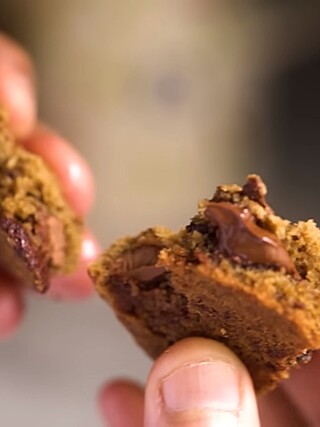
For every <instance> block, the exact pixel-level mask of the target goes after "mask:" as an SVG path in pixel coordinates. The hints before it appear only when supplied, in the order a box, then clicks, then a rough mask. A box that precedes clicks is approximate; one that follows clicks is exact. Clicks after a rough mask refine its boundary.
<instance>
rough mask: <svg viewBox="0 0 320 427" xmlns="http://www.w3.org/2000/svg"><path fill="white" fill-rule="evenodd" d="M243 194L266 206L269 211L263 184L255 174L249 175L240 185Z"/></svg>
mask: <svg viewBox="0 0 320 427" xmlns="http://www.w3.org/2000/svg"><path fill="white" fill-rule="evenodd" d="M242 191H243V194H244V195H245V196H247V197H249V199H251V200H254V201H255V202H258V203H259V204H260V205H261V206H263V207H264V208H268V210H270V211H271V208H270V206H269V205H268V204H267V202H266V199H265V186H264V184H263V182H262V181H261V178H259V177H258V176H256V175H249V176H248V178H247V182H246V183H245V184H244V185H243V187H242Z"/></svg>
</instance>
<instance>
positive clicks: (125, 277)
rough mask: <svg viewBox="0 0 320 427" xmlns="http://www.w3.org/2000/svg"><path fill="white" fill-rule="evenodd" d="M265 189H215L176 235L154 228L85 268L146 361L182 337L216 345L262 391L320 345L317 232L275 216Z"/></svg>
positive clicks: (257, 184) (253, 183) (252, 184)
mask: <svg viewBox="0 0 320 427" xmlns="http://www.w3.org/2000/svg"><path fill="white" fill-rule="evenodd" d="M266 193H267V190H266V186H265V184H264V183H263V182H262V180H261V179H260V177H258V176H257V175H249V176H248V178H247V181H246V183H245V184H244V185H243V186H242V187H240V186H238V185H231V186H228V185H222V186H219V187H218V188H217V189H216V192H215V194H214V196H213V197H212V199H210V200H203V201H201V202H200V204H199V210H198V214H197V215H196V216H195V217H194V218H193V219H192V220H191V222H190V224H189V225H188V226H187V227H185V228H184V229H182V230H181V231H179V232H178V233H172V232H171V231H170V230H167V229H164V228H159V227H155V228H150V229H148V230H146V231H144V232H142V233H140V234H139V235H138V236H136V237H128V238H124V239H121V240H119V241H117V242H116V243H115V244H114V245H112V246H111V247H110V248H109V249H108V250H107V251H106V252H105V253H104V254H103V255H102V256H101V257H100V258H99V259H98V261H97V262H96V263H95V264H93V265H92V266H91V268H90V270H89V274H90V276H91V277H92V279H93V281H94V283H95V286H96V289H97V291H98V292H99V294H100V295H101V296H102V297H103V298H104V299H105V300H106V301H107V302H108V303H109V304H110V305H111V306H112V307H113V309H114V311H115V313H116V315H117V317H118V318H119V320H120V321H121V322H122V323H123V324H124V325H125V326H126V327H127V329H128V330H129V331H130V332H131V333H132V334H133V336H134V337H135V339H136V341H137V342H138V343H139V344H140V345H141V346H142V347H143V348H144V349H145V351H146V352H147V353H148V354H149V355H150V356H152V357H153V358H156V357H157V356H158V355H159V354H161V352H163V351H164V350H165V349H166V348H167V347H168V346H170V345H172V344H173V343H175V342H176V341H178V340H180V339H182V338H185V337H190V336H201V337H208V338H212V339H215V340H218V341H220V342H222V343H224V344H225V345H226V346H228V347H229V348H231V349H232V350H233V351H234V352H235V353H236V354H237V355H238V356H239V357H240V358H241V360H242V361H243V362H244V363H245V365H246V366H247V368H248V370H249V372H250V374H251V376H252V378H253V382H254V385H255V388H256V391H257V392H258V393H265V392H267V391H269V390H271V389H273V388H274V387H275V386H276V385H277V383H278V382H279V381H281V380H282V379H285V378H287V377H288V375H289V371H290V369H291V368H292V367H295V366H300V365H303V364H305V363H307V362H308V361H309V360H310V359H311V357H312V352H313V351H314V350H316V349H318V348H319V347H320V292H319V283H320V231H319V229H318V228H317V226H316V225H315V223H314V222H313V221H311V220H309V221H306V222H298V223H292V222H290V221H288V220H285V219H282V218H281V217H279V216H277V215H275V214H274V212H273V210H272V209H271V207H270V206H269V205H268V204H267V202H266V199H265V196H266Z"/></svg>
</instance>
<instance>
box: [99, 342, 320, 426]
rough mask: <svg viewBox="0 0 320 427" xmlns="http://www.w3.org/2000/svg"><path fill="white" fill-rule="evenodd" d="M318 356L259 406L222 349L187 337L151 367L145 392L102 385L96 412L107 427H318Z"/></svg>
mask: <svg viewBox="0 0 320 427" xmlns="http://www.w3.org/2000/svg"><path fill="white" fill-rule="evenodd" d="M319 357H320V356H319V355H315V356H314V358H313V360H312V361H311V363H309V364H308V365H306V366H304V367H303V368H302V369H296V370H293V372H292V376H291V378H290V380H288V381H284V382H283V383H282V384H281V385H280V386H279V387H278V388H277V389H276V390H275V391H274V392H272V393H269V394H267V395H266V396H265V397H261V398H260V399H259V400H258V403H259V412H260V418H261V421H260V423H259V417H258V411H257V401H256V397H255V394H254V391H253V388H252V383H251V380H250V377H249V375H248V373H247V370H246V369H245V367H244V366H243V365H242V363H241V362H240V361H239V359H238V358H237V357H236V356H235V355H234V354H233V353H232V352H231V351H230V350H228V349H227V348H226V347H224V346H223V345H221V344H219V343H217V342H215V341H211V340H207V339H203V338H189V339H186V340H184V341H181V342H179V343H177V344H175V345H174V346H172V347H171V348H170V349H169V350H168V351H166V352H165V353H164V354H163V355H162V356H160V358H159V359H158V360H157V361H156V362H155V364H154V366H153V368H152V370H151V373H150V375H149V378H148V380H147V385H146V390H145V393H144V392H143V390H142V389H141V388H140V387H139V386H138V385H136V384H133V383H130V382H128V381H121V380H119V381H114V382H113V383H111V384H108V385H106V386H105V387H104V388H103V389H102V391H101V393H100V398H99V408H100V412H101V414H102V417H103V420H104V421H105V423H106V425H107V426H108V427H174V426H179V427H259V426H260V427H312V426H319V425H320V408H319V402H318V400H319V391H320V389H319V381H318V378H317V377H318V376H319V362H320V360H319Z"/></svg>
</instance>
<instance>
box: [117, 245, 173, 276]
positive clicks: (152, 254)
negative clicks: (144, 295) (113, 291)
mask: <svg viewBox="0 0 320 427" xmlns="http://www.w3.org/2000/svg"><path fill="white" fill-rule="evenodd" d="M160 249H161V248H159V247H158V246H155V245H147V244H146V245H145V246H140V247H137V248H135V249H134V250H133V251H130V252H126V253H125V254H123V257H122V265H121V269H122V271H123V273H125V274H126V275H127V276H128V277H130V278H133V279H135V280H137V281H139V282H144V283H150V282H154V281H156V280H157V279H159V278H160V277H162V276H163V275H164V274H165V272H166V270H165V268H163V267H157V266H156V263H157V260H158V254H159V251H160Z"/></svg>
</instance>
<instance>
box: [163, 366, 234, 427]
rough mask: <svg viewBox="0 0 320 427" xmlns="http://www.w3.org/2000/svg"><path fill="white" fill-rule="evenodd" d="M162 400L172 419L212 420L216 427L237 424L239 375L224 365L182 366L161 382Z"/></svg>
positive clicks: (230, 367) (232, 367) (232, 368)
mask: <svg viewBox="0 0 320 427" xmlns="http://www.w3.org/2000/svg"><path fill="white" fill-rule="evenodd" d="M162 399H163V404H164V409H165V411H166V412H167V413H168V414H169V415H170V414H171V415H172V414H178V415H179V417H180V418H181V416H183V415H184V414H185V415H186V416H188V417H190V416H198V415H199V416H201V417H210V421H211V422H213V421H212V420H213V419H214V421H215V423H216V424H215V425H217V426H220V425H221V426H222V425H223V426H225V427H227V426H228V427H229V426H230V427H231V426H232V427H233V426H236V425H237V423H238V417H237V413H238V411H239V406H240V373H239V372H238V370H237V368H236V367H234V366H232V365H230V364H228V363H226V362H222V361H210V362H200V363H194V364H188V365H185V366H182V367H181V368H179V369H178V370H176V371H175V372H173V373H172V374H170V375H169V376H168V377H166V378H165V379H164V380H163V382H162Z"/></svg>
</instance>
